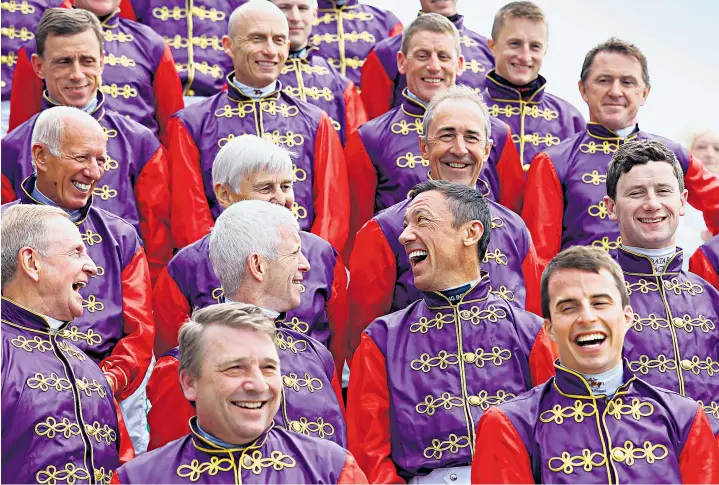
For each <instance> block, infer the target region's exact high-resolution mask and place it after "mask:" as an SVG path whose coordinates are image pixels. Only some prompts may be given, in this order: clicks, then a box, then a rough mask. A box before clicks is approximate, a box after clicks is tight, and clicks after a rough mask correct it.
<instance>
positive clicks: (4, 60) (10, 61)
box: [0, 51, 17, 67]
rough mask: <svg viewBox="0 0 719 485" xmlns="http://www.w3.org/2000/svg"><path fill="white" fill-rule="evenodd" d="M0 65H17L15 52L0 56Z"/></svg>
mask: <svg viewBox="0 0 719 485" xmlns="http://www.w3.org/2000/svg"><path fill="white" fill-rule="evenodd" d="M0 64H2V65H5V66H9V67H12V66H14V65H15V64H17V55H16V54H15V52H13V51H10V52H8V53H7V55H4V56H0Z"/></svg>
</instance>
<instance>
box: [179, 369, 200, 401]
mask: <svg viewBox="0 0 719 485" xmlns="http://www.w3.org/2000/svg"><path fill="white" fill-rule="evenodd" d="M180 387H182V394H184V395H185V399H187V400H188V401H193V402H194V401H197V389H196V387H195V378H194V377H192V376H191V375H190V372H189V371H188V370H187V369H182V370H181V371H180Z"/></svg>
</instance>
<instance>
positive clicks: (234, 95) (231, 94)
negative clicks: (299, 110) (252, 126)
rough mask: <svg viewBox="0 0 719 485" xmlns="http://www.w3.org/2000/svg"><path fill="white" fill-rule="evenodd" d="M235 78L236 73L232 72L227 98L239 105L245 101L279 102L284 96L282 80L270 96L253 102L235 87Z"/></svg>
mask: <svg viewBox="0 0 719 485" xmlns="http://www.w3.org/2000/svg"><path fill="white" fill-rule="evenodd" d="M234 78H235V71H232V72H231V73H229V74H228V75H227V78H226V79H227V97H228V98H230V99H231V100H232V101H235V102H237V103H241V102H243V101H265V100H270V99H273V100H275V101H276V100H278V99H280V95H281V94H282V83H281V82H280V80H279V79H278V80H277V84H276V86H275V90H274V91H272V92H271V93H270V94H268V95H267V96H265V97H264V98H262V99H259V100H253V99H252V98H250V97H249V96H247V95H246V94H245V93H243V92H242V90H241V89H240V88H238V87H237V85H235V83H234V82H232V81H233V79H234Z"/></svg>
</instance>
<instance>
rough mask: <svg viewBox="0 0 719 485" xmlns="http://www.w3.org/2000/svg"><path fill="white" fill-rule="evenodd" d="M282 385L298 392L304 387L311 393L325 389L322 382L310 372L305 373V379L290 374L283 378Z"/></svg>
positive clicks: (292, 373)
mask: <svg viewBox="0 0 719 485" xmlns="http://www.w3.org/2000/svg"><path fill="white" fill-rule="evenodd" d="M282 383H283V384H284V385H285V387H289V388H290V389H292V390H294V391H296V392H299V390H300V388H302V387H306V388H307V390H308V391H310V392H315V391H319V390H321V389H322V387H324V386H323V385H322V381H321V380H319V379H318V378H316V377H312V376H310V374H309V373H308V372H305V376H304V378H303V377H299V376H298V375H297V374H295V373H294V372H290V373H289V374H288V375H286V376H282Z"/></svg>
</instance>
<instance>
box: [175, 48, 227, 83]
mask: <svg viewBox="0 0 719 485" xmlns="http://www.w3.org/2000/svg"><path fill="white" fill-rule="evenodd" d="M193 44H194V42H193ZM192 67H193V68H194V69H195V71H197V72H199V73H200V74H204V75H205V76H211V77H213V78H215V79H222V76H224V74H225V71H224V70H223V69H222V66H220V65H219V64H209V63H208V62H207V61H202V62H193V63H192ZM175 69H176V70H177V72H185V71H187V70H188V69H189V64H183V63H181V62H177V63H175Z"/></svg>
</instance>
